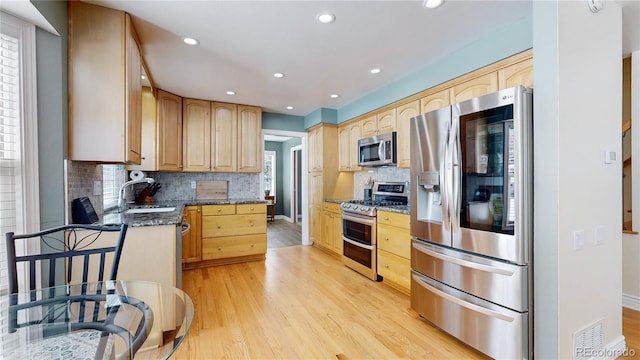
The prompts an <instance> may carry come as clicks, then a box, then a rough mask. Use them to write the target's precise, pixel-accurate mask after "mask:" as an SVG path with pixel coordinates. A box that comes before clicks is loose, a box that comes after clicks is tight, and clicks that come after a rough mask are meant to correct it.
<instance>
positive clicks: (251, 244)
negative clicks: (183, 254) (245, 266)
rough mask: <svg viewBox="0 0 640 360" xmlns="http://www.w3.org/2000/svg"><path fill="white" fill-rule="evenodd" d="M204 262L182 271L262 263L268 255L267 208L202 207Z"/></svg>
mask: <svg viewBox="0 0 640 360" xmlns="http://www.w3.org/2000/svg"><path fill="white" fill-rule="evenodd" d="M201 209H202V211H201V216H202V220H201V237H202V260H201V261H199V262H193V263H185V264H183V268H185V269H191V268H198V267H205V266H213V265H221V264H231V263H237V262H245V261H255V260H263V259H264V258H265V254H266V252H267V218H266V214H267V206H266V204H224V205H202V206H201Z"/></svg>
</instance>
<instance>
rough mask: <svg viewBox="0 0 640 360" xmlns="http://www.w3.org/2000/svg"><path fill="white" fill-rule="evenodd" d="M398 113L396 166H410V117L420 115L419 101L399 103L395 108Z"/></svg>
mask: <svg viewBox="0 0 640 360" xmlns="http://www.w3.org/2000/svg"><path fill="white" fill-rule="evenodd" d="M396 112H397V114H398V121H397V131H398V133H397V140H398V144H397V149H396V151H397V152H396V154H397V160H398V167H401V168H410V167H411V146H410V144H411V143H410V138H411V133H410V130H411V118H413V117H416V116H418V115H420V101H419V100H416V101H412V102H410V103H408V104H404V105H401V106H399V107H397V108H396Z"/></svg>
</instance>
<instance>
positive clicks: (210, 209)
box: [202, 205, 236, 216]
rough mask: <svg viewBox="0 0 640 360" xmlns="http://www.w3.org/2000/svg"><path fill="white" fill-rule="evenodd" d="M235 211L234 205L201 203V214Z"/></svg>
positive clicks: (220, 213) (219, 213) (222, 213)
mask: <svg viewBox="0 0 640 360" xmlns="http://www.w3.org/2000/svg"><path fill="white" fill-rule="evenodd" d="M235 213H236V206H235V205H203V206H202V215H203V216H207V215H229V214H235Z"/></svg>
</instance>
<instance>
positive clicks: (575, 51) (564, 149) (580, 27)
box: [533, 1, 622, 358]
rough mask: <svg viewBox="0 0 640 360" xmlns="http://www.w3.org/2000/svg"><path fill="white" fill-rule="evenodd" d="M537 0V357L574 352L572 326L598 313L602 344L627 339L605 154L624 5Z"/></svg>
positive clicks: (615, 117)
mask: <svg viewBox="0 0 640 360" xmlns="http://www.w3.org/2000/svg"><path fill="white" fill-rule="evenodd" d="M533 6H534V21H533V23H534V49H535V56H534V68H535V79H534V82H535V84H536V91H535V94H534V107H535V108H534V113H535V124H534V149H535V150H534V151H535V153H534V159H535V160H534V174H535V181H534V183H535V184H534V197H535V199H534V201H535V205H534V208H535V210H534V211H535V213H534V217H535V224H534V236H535V241H534V276H535V282H534V283H535V290H534V291H535V293H534V296H535V299H534V314H535V315H534V316H535V319H534V321H535V330H534V331H535V344H534V346H535V352H536V357H537V358H572V357H573V356H574V353H573V345H572V344H573V334H574V332H576V331H578V330H580V329H582V328H584V327H585V326H587V325H589V324H591V323H593V322H595V321H598V320H602V321H603V329H602V330H603V336H604V344H605V345H607V346H609V347H612V346H613V347H617V346H619V343H620V342H621V341H622V338H621V335H622V317H621V311H620V309H621V306H622V304H621V302H622V300H621V296H620V294H621V292H622V270H621V262H622V247H621V237H622V235H621V231H620V224H622V217H621V212H620V209H621V206H622V200H621V199H622V190H621V186H620V174H621V173H622V164H621V163H620V161H618V162H616V163H614V164H604V152H605V150H615V151H616V152H617V153H618V158H619V157H620V156H621V149H622V143H621V136H620V117H621V116H622V112H621V100H620V99H621V97H622V61H621V58H622V10H621V8H620V6H619V5H618V4H617V3H615V2H607V6H606V8H605V9H604V10H603V11H601V12H599V13H596V14H594V13H591V12H590V10H589V8H588V6H587V3H586V2H582V1H554V2H534V5H533ZM597 229H600V230H601V233H602V238H603V240H604V243H603V244H601V245H595V244H594V241H595V237H596V232H597ZM576 231H582V232H583V234H584V236H583V237H584V248H583V249H582V250H578V251H575V250H574V249H573V245H574V232H576Z"/></svg>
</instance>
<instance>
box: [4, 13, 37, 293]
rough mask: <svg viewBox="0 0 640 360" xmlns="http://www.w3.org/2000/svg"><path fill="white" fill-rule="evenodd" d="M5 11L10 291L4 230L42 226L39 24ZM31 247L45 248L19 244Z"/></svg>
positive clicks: (6, 214) (6, 217) (6, 223)
mask: <svg viewBox="0 0 640 360" xmlns="http://www.w3.org/2000/svg"><path fill="white" fill-rule="evenodd" d="M0 14H1V16H0V65H1V66H0V234H2V235H3V236H2V243H1V244H0V293H6V292H7V289H8V280H7V264H6V254H5V252H6V245H5V243H4V234H5V233H6V232H9V231H13V232H17V233H23V232H33V231H37V230H39V228H40V215H39V211H38V209H39V199H38V198H39V191H38V146H37V144H38V139H37V134H38V128H37V121H36V113H37V112H36V106H35V99H36V96H35V94H36V86H35V85H36V82H35V73H36V72H35V27H34V26H33V25H32V24H28V23H26V22H24V21H22V20H19V19H17V18H15V17H13V16H11V15H8V14H6V13H0ZM25 251H29V252H38V251H39V248H38V247H37V246H36V247H35V248H34V249H31V248H29V249H17V252H18V253H24V252H25Z"/></svg>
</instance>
